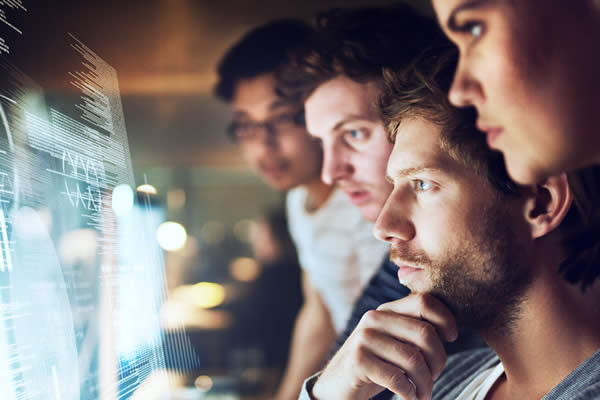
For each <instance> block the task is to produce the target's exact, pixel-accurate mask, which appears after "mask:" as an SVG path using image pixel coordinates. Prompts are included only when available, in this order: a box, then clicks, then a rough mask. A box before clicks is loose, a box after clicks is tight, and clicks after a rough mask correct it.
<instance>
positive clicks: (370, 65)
mask: <svg viewBox="0 0 600 400" xmlns="http://www.w3.org/2000/svg"><path fill="white" fill-rule="evenodd" d="M436 44H437V45H442V44H445V45H449V43H448V42H447V40H446V39H444V38H443V35H442V32H441V31H440V30H439V28H438V27H437V24H436V23H435V21H434V20H432V19H429V18H426V17H423V16H421V15H419V14H418V13H417V12H415V11H414V10H413V9H412V8H411V7H409V6H407V5H397V6H394V7H389V8H358V9H335V10H332V11H328V12H325V13H322V14H321V15H320V16H319V17H318V18H317V32H316V33H315V34H314V35H313V37H312V38H311V40H309V41H308V43H307V44H306V45H305V46H304V48H303V49H300V50H297V51H295V52H294V53H293V54H292V56H293V57H292V59H291V60H289V61H288V65H287V66H286V67H285V68H283V69H282V71H281V73H280V75H279V82H280V90H281V91H282V92H283V94H285V95H286V96H287V97H289V98H291V99H298V101H304V109H305V117H306V126H307V129H308V132H309V133H310V134H311V135H312V136H313V137H315V138H318V139H319V140H320V141H321V143H322V147H323V158H324V162H323V167H322V170H321V179H322V180H323V181H324V182H326V183H328V184H335V185H337V186H338V187H339V188H340V189H342V190H343V191H344V192H345V193H346V195H347V196H348V197H349V198H350V200H351V201H352V203H353V204H354V205H355V206H357V207H358V208H359V209H360V210H361V212H362V214H363V216H364V217H365V218H366V219H367V220H369V221H373V222H374V221H375V220H376V218H377V216H378V215H379V212H380V211H381V208H382V207H383V204H384V203H385V200H386V199H387V197H388V195H389V193H390V192H391V189H392V185H391V184H390V183H389V182H387V181H386V179H385V170H386V165H387V159H388V157H389V155H390V152H391V151H392V146H393V145H392V143H391V142H390V141H389V138H388V136H387V133H386V132H385V128H384V126H383V123H382V121H381V118H380V115H379V113H378V111H377V98H378V96H379V92H380V89H379V84H380V83H381V80H382V75H381V70H382V68H384V67H389V68H401V67H403V66H406V65H408V64H409V63H410V62H411V61H412V60H413V59H414V58H415V57H416V56H417V54H419V53H420V52H421V51H422V49H423V48H425V47H426V46H431V45H436ZM399 48H401V50H398V49H399ZM397 270H398V268H397V267H396V266H395V265H394V264H393V263H391V262H390V261H389V258H386V260H385V261H384V262H383V263H382V265H381V267H380V268H379V270H378V272H377V274H376V275H375V276H374V277H373V278H372V279H371V281H370V282H369V285H368V286H367V287H366V288H365V290H364V291H363V294H362V295H361V297H360V298H359V300H358V301H357V303H356V304H355V307H354V309H353V311H352V317H351V319H350V321H348V324H347V325H346V329H345V330H344V334H342V335H340V336H339V337H338V339H337V343H336V348H335V349H334V351H335V350H336V349H337V348H339V346H341V345H342V344H343V343H344V341H345V340H346V339H347V338H348V336H349V335H350V334H351V333H352V331H353V330H354V327H355V326H356V324H357V323H358V321H359V320H360V318H361V317H362V315H363V314H364V313H365V312H366V311H368V310H372V309H375V308H377V307H378V306H379V305H380V304H382V303H387V302H389V301H392V300H397V299H399V298H401V297H404V296H406V295H407V294H408V293H409V290H408V288H406V287H404V286H401V285H398V281H397V277H396V273H397ZM480 343H481V342H480V341H479V340H478V338H475V337H474V336H473V335H470V334H465V335H463V336H461V340H460V341H459V342H458V343H452V344H450V345H449V346H448V350H449V351H450V352H454V351H456V350H460V349H464V348H467V347H472V346H475V345H477V344H480Z"/></svg>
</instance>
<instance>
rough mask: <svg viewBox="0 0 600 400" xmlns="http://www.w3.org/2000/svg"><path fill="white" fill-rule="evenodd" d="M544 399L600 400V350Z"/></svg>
mask: <svg viewBox="0 0 600 400" xmlns="http://www.w3.org/2000/svg"><path fill="white" fill-rule="evenodd" d="M544 399H545V400H563V399H564V400H567V399H568V400H590V399H600V350H598V351H596V353H594V354H593V355H592V356H591V357H590V358H588V359H587V360H586V361H584V362H583V363H581V364H580V365H579V366H578V367H577V368H576V369H575V370H574V371H573V372H571V373H570V374H569V375H568V376H567V377H566V378H565V379H563V381H562V382H561V383H559V384H558V385H557V386H556V387H555V388H554V389H552V390H551V391H550V392H549V393H548V394H546V396H544Z"/></svg>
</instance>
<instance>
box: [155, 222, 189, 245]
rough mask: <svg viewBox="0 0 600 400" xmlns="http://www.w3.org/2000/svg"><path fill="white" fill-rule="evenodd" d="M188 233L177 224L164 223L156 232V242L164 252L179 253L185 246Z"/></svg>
mask: <svg viewBox="0 0 600 400" xmlns="http://www.w3.org/2000/svg"><path fill="white" fill-rule="evenodd" d="M186 239H187V233H186V231H185V228H184V227H183V226H182V225H181V224H178V223H177V222H163V223H162V224H160V225H159V226H158V229H157V230H156V240H158V244H159V245H160V247H162V248H163V250H166V251H177V250H179V249H181V248H182V247H183V246H184V245H185V241H186Z"/></svg>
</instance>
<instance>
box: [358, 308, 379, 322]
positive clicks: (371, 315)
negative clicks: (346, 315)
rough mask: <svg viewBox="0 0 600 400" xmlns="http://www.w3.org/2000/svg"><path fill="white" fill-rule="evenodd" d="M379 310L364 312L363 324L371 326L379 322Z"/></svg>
mask: <svg viewBox="0 0 600 400" xmlns="http://www.w3.org/2000/svg"><path fill="white" fill-rule="evenodd" d="M378 313H379V312H378V311H376V310H369V311H367V312H366V313H364V314H363V316H362V318H361V322H362V324H363V325H367V326H371V325H373V324H375V323H377V320H378Z"/></svg>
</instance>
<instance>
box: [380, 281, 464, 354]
mask: <svg viewBox="0 0 600 400" xmlns="http://www.w3.org/2000/svg"><path fill="white" fill-rule="evenodd" d="M377 310H378V311H392V312H395V313H398V314H402V315H406V316H412V317H414V318H420V319H422V320H425V321H427V322H429V323H431V324H432V325H433V326H434V327H435V328H436V329H437V331H438V332H439V334H440V335H441V336H442V337H443V338H444V339H445V340H447V341H449V342H453V341H455V340H456V339H457V338H458V329H457V327H456V319H455V318H454V315H453V314H452V312H450V310H449V309H448V307H446V305H445V304H444V303H442V302H441V301H440V300H438V299H436V298H435V297H434V296H432V295H430V294H427V293H416V294H411V295H409V296H407V297H404V298H402V299H400V300H396V301H392V302H390V303H385V304H382V305H380V306H379V307H378V308H377Z"/></svg>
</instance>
